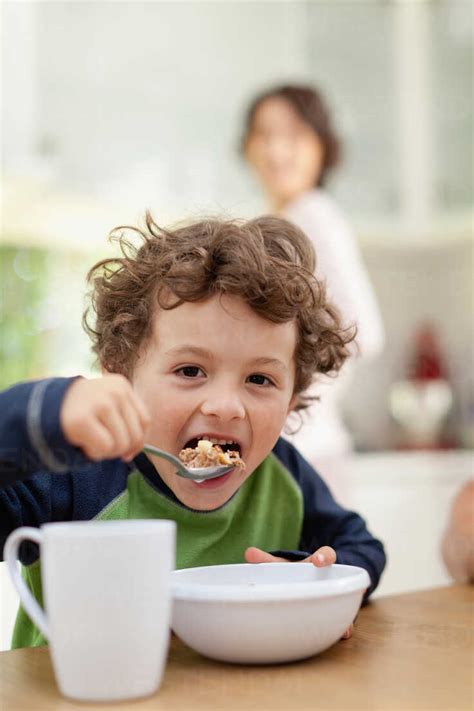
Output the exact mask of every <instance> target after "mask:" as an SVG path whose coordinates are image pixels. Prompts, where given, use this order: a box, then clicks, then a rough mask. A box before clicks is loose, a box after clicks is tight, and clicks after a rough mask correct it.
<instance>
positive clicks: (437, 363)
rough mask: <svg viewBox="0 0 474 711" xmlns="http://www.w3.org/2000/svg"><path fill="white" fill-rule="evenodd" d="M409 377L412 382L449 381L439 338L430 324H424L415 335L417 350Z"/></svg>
mask: <svg viewBox="0 0 474 711" xmlns="http://www.w3.org/2000/svg"><path fill="white" fill-rule="evenodd" d="M409 377H410V379H411V380H419V381H422V382H426V381H427V380H439V379H442V380H447V379H448V376H447V368H446V365H445V362H444V358H443V356H442V354H441V348H440V345H439V341H438V337H437V334H436V331H435V329H434V328H433V326H431V325H430V324H424V325H423V326H421V327H420V328H419V329H418V331H417V333H416V334H415V348H414V355H413V359H412V363H411V367H410V372H409Z"/></svg>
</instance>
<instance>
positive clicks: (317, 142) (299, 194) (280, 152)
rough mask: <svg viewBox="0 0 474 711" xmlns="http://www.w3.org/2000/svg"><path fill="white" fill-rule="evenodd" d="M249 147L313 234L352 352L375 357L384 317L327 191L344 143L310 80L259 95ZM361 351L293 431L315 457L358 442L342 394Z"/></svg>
mask: <svg viewBox="0 0 474 711" xmlns="http://www.w3.org/2000/svg"><path fill="white" fill-rule="evenodd" d="M242 151H243V153H244V155H245V157H246V159H247V160H248V162H249V164H250V166H251V167H252V169H253V171H254V173H255V175H256V177H257V179H258V180H259V182H260V183H261V185H262V188H263V190H264V192H265V194H266V196H267V199H268V202H269V205H270V208H271V210H272V211H273V212H275V213H278V214H280V215H281V216H283V217H285V218H287V219H289V220H291V221H292V222H294V223H295V224H297V225H298V226H299V227H300V228H301V229H302V230H303V231H304V232H305V233H306V234H307V235H308V237H309V238H310V239H311V240H312V242H313V244H314V247H315V250H316V256H317V275H318V277H320V278H324V280H325V281H326V284H327V290H328V295H329V298H330V299H331V300H332V301H333V302H334V303H335V304H336V305H337V306H338V308H339V310H340V312H341V314H342V316H343V319H344V321H345V322H346V323H347V325H348V326H350V325H352V324H355V325H356V326H357V337H356V339H355V341H354V345H353V356H354V357H357V358H358V359H369V358H373V357H375V356H376V355H378V354H379V353H380V352H381V350H382V347H383V342H384V334H383V326H382V320H381V317H380V313H379V310H378V307H377V302H376V300H375V296H374V292H373V289H372V286H371V283H370V280H369V277H368V274H367V271H366V269H365V267H364V265H363V263H362V260H361V257H360V254H359V250H358V248H357V244H356V241H355V239H354V235H353V233H352V231H351V229H350V227H349V224H348V223H347V221H346V219H345V217H344V215H343V214H342V212H341V210H340V209H339V207H338V206H337V204H336V203H335V202H334V200H333V199H332V198H331V197H330V196H329V195H328V193H327V192H326V191H325V189H324V186H325V185H326V181H327V178H328V176H329V174H330V173H331V171H332V170H333V169H334V168H335V166H336V165H337V164H338V161H339V157H340V143H339V140H338V138H337V136H336V134H335V131H334V129H333V126H332V123H331V119H330V115H329V112H328V109H327V108H326V106H325V104H324V102H323V99H322V97H321V95H320V94H319V92H317V91H316V90H315V89H314V88H311V87H308V86H280V87H276V88H274V89H271V90H269V91H267V92H265V93H263V94H261V95H259V96H258V97H256V98H255V99H254V101H253V102H252V103H251V105H250V107H249V109H248V112H247V117H246V122H245V128H244V135H243V139H242ZM354 357H353V358H351V359H349V362H348V364H347V365H346V366H345V367H344V368H343V371H342V373H341V375H340V376H339V377H338V378H337V380H331V379H329V378H326V380H325V381H324V382H322V381H320V382H318V383H317V384H315V385H314V387H313V391H312V393H311V394H312V395H316V396H319V398H320V401H319V402H315V404H314V405H313V406H312V407H311V410H310V415H309V418H307V419H305V420H304V424H303V426H302V427H301V428H300V430H299V431H298V432H297V433H296V434H294V435H291V436H289V439H291V440H292V441H294V443H295V444H297V446H298V447H299V449H300V450H301V451H302V453H303V454H304V455H305V456H306V457H307V458H308V459H309V460H310V461H312V463H314V464H316V465H318V463H321V462H322V461H323V460H325V461H327V459H328V458H333V457H336V458H339V457H340V456H341V455H344V454H347V453H348V452H350V451H351V449H352V438H351V436H350V434H349V432H348V430H347V428H346V427H345V425H344V423H343V420H342V417H341V413H340V401H341V397H342V395H343V393H344V391H345V389H346V387H347V384H348V381H349V379H350V373H351V370H352V366H353V361H354Z"/></svg>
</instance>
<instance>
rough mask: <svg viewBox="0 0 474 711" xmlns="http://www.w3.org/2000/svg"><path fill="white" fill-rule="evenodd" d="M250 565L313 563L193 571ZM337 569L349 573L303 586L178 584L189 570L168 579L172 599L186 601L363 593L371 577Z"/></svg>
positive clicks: (352, 567) (351, 569)
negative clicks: (341, 576)
mask: <svg viewBox="0 0 474 711" xmlns="http://www.w3.org/2000/svg"><path fill="white" fill-rule="evenodd" d="M249 565H259V566H270V565H271V566H275V565H310V566H311V567H313V564H312V563H303V562H301V563H293V562H289V561H288V562H287V563H286V562H285V563H234V564H229V565H219V566H215V565H202V566H198V567H195V568H192V570H207V569H208V568H216V567H219V568H235V567H236V566H239V567H244V566H245V567H247V566H249ZM333 566H334V567H336V568H344V569H346V570H347V572H348V573H349V574H348V575H347V576H345V577H343V578H333V579H332V580H314V581H313V580H311V581H305V582H302V583H278V584H275V585H271V584H269V585H261V586H256V587H253V586H252V587H243V586H242V585H236V584H232V583H229V584H221V585H212V584H209V583H197V582H189V581H180V580H179V578H180V577H181V575H182V576H183V577H184V574H185V573H186V572H187V571H189V570H191V568H182V569H181V570H174V571H173V572H172V576H171V588H172V597H173V599H174V600H181V601H188V602H196V601H201V602H203V601H204V602H206V601H212V602H242V603H246V602H268V601H280V602H285V601H290V600H303V599H321V598H326V597H337V596H340V595H348V594H351V593H355V592H364V591H365V590H366V589H367V588H368V587H369V585H370V577H369V574H368V573H367V571H366V570H365V569H364V568H360V567H358V566H355V565H343V564H340V563H333Z"/></svg>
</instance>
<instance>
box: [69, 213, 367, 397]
mask: <svg viewBox="0 0 474 711" xmlns="http://www.w3.org/2000/svg"><path fill="white" fill-rule="evenodd" d="M130 231H131V233H132V234H133V235H134V236H138V237H139V239H140V242H141V244H139V245H138V246H135V245H134V244H133V243H132V242H131V241H130V239H128V238H127V236H126V233H127V232H130ZM110 239H111V240H112V241H117V242H118V243H119V245H120V248H121V255H122V256H120V257H115V258H110V259H103V260H101V261H100V262H98V263H97V264H95V265H94V266H93V267H92V269H91V270H90V271H89V274H88V281H89V283H90V284H91V285H92V289H91V293H90V298H91V305H90V307H89V308H88V309H87V310H86V312H85V313H84V319H83V322H84V326H85V329H86V331H87V332H88V333H89V335H90V336H91V339H92V342H93V351H94V352H95V353H96V355H97V356H98V360H99V362H100V364H101V365H102V367H103V368H104V369H105V370H107V371H109V372H114V373H122V374H123V375H125V376H126V377H128V378H131V376H132V373H133V369H134V366H135V363H136V361H137V358H138V354H139V350H140V347H141V346H142V345H143V344H145V343H146V341H147V339H148V338H149V337H150V335H151V329H152V322H153V314H154V312H155V309H156V307H157V305H158V306H159V307H160V308H162V309H173V308H176V307H177V306H179V305H180V304H182V303H183V302H186V301H202V300H205V299H208V298H210V297H212V296H214V295H215V294H230V295H232V296H237V297H240V298H242V299H243V300H244V301H245V302H246V303H247V304H248V305H249V306H250V307H251V308H252V309H253V311H254V312H255V313H257V314H258V315H259V316H262V317H263V318H265V319H267V320H269V321H272V322H274V323H285V322H288V321H292V320H295V321H296V324H297V333H298V337H297V344H296V350H295V365H296V378H295V388H294V392H295V395H298V396H299V397H297V402H296V405H295V409H296V410H298V409H302V408H304V407H306V406H307V405H308V404H309V399H308V398H305V397H304V394H303V393H304V391H305V389H306V388H307V387H308V385H309V384H310V383H311V381H312V379H313V376H314V375H315V374H316V373H326V374H331V373H336V372H337V371H338V370H339V368H340V367H341V366H342V364H343V362H344V360H345V359H346V357H347V356H348V349H347V345H348V343H349V342H350V341H351V340H352V339H353V337H354V335H355V334H354V332H353V331H354V330H353V329H347V328H343V327H342V325H341V323H340V318H339V314H338V312H337V310H336V308H335V307H334V306H333V305H331V304H330V303H328V302H327V301H326V291H325V287H324V284H322V283H321V282H319V281H318V280H317V279H316V278H315V276H314V269H315V254H314V250H313V247H312V245H311V243H310V241H309V239H308V238H307V237H306V235H305V234H304V233H303V232H302V231H301V230H300V229H299V228H298V227H296V226H294V225H292V224H291V223H289V222H287V221H286V220H283V219H282V218H279V217H272V216H264V217H259V218H257V219H254V220H249V221H238V220H218V219H208V220H203V221H199V222H195V223H193V224H189V225H186V226H181V227H177V228H176V229H173V230H167V229H163V228H161V227H159V226H158V225H157V224H156V223H155V222H154V221H153V218H152V217H151V215H150V214H149V213H148V212H147V213H146V229H143V230H142V229H139V228H137V227H117V228H115V229H114V230H113V231H112V232H111V233H110ZM91 312H93V314H94V316H95V319H94V324H93V325H92V324H91V323H90V317H91Z"/></svg>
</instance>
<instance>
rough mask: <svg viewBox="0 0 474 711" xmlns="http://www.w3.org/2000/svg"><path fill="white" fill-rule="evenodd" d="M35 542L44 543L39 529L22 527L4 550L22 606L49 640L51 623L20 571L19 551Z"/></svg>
mask: <svg viewBox="0 0 474 711" xmlns="http://www.w3.org/2000/svg"><path fill="white" fill-rule="evenodd" d="M27 540H28V541H33V542H34V543H37V544H38V545H39V546H41V544H42V543H43V533H42V531H40V530H39V529H38V528H32V527H30V526H22V527H21V528H17V529H16V530H15V531H13V532H12V533H11V534H10V535H9V536H8V538H7V540H6V543H5V550H4V559H5V563H6V564H7V568H8V572H9V573H10V578H11V579H12V583H13V585H14V587H15V588H16V591H17V593H18V595H19V596H20V600H21V604H22V605H23V607H24V609H25V610H26V612H27V613H28V615H29V616H30V617H31V619H32V620H33V622H34V623H35V625H36V626H37V627H38V628H39V630H40V631H41V632H42V634H43V636H44V637H45V638H46V639H47V640H49V623H48V620H47V618H46V615H45V612H44V610H42V608H41V607H40V606H39V604H38V602H37V601H36V600H35V598H34V597H33V595H32V594H31V591H30V589H29V588H28V586H27V585H26V583H25V581H24V580H23V578H22V577H21V574H20V571H19V570H18V566H17V561H18V549H19V547H20V545H21V543H22V542H23V541H27Z"/></svg>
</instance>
